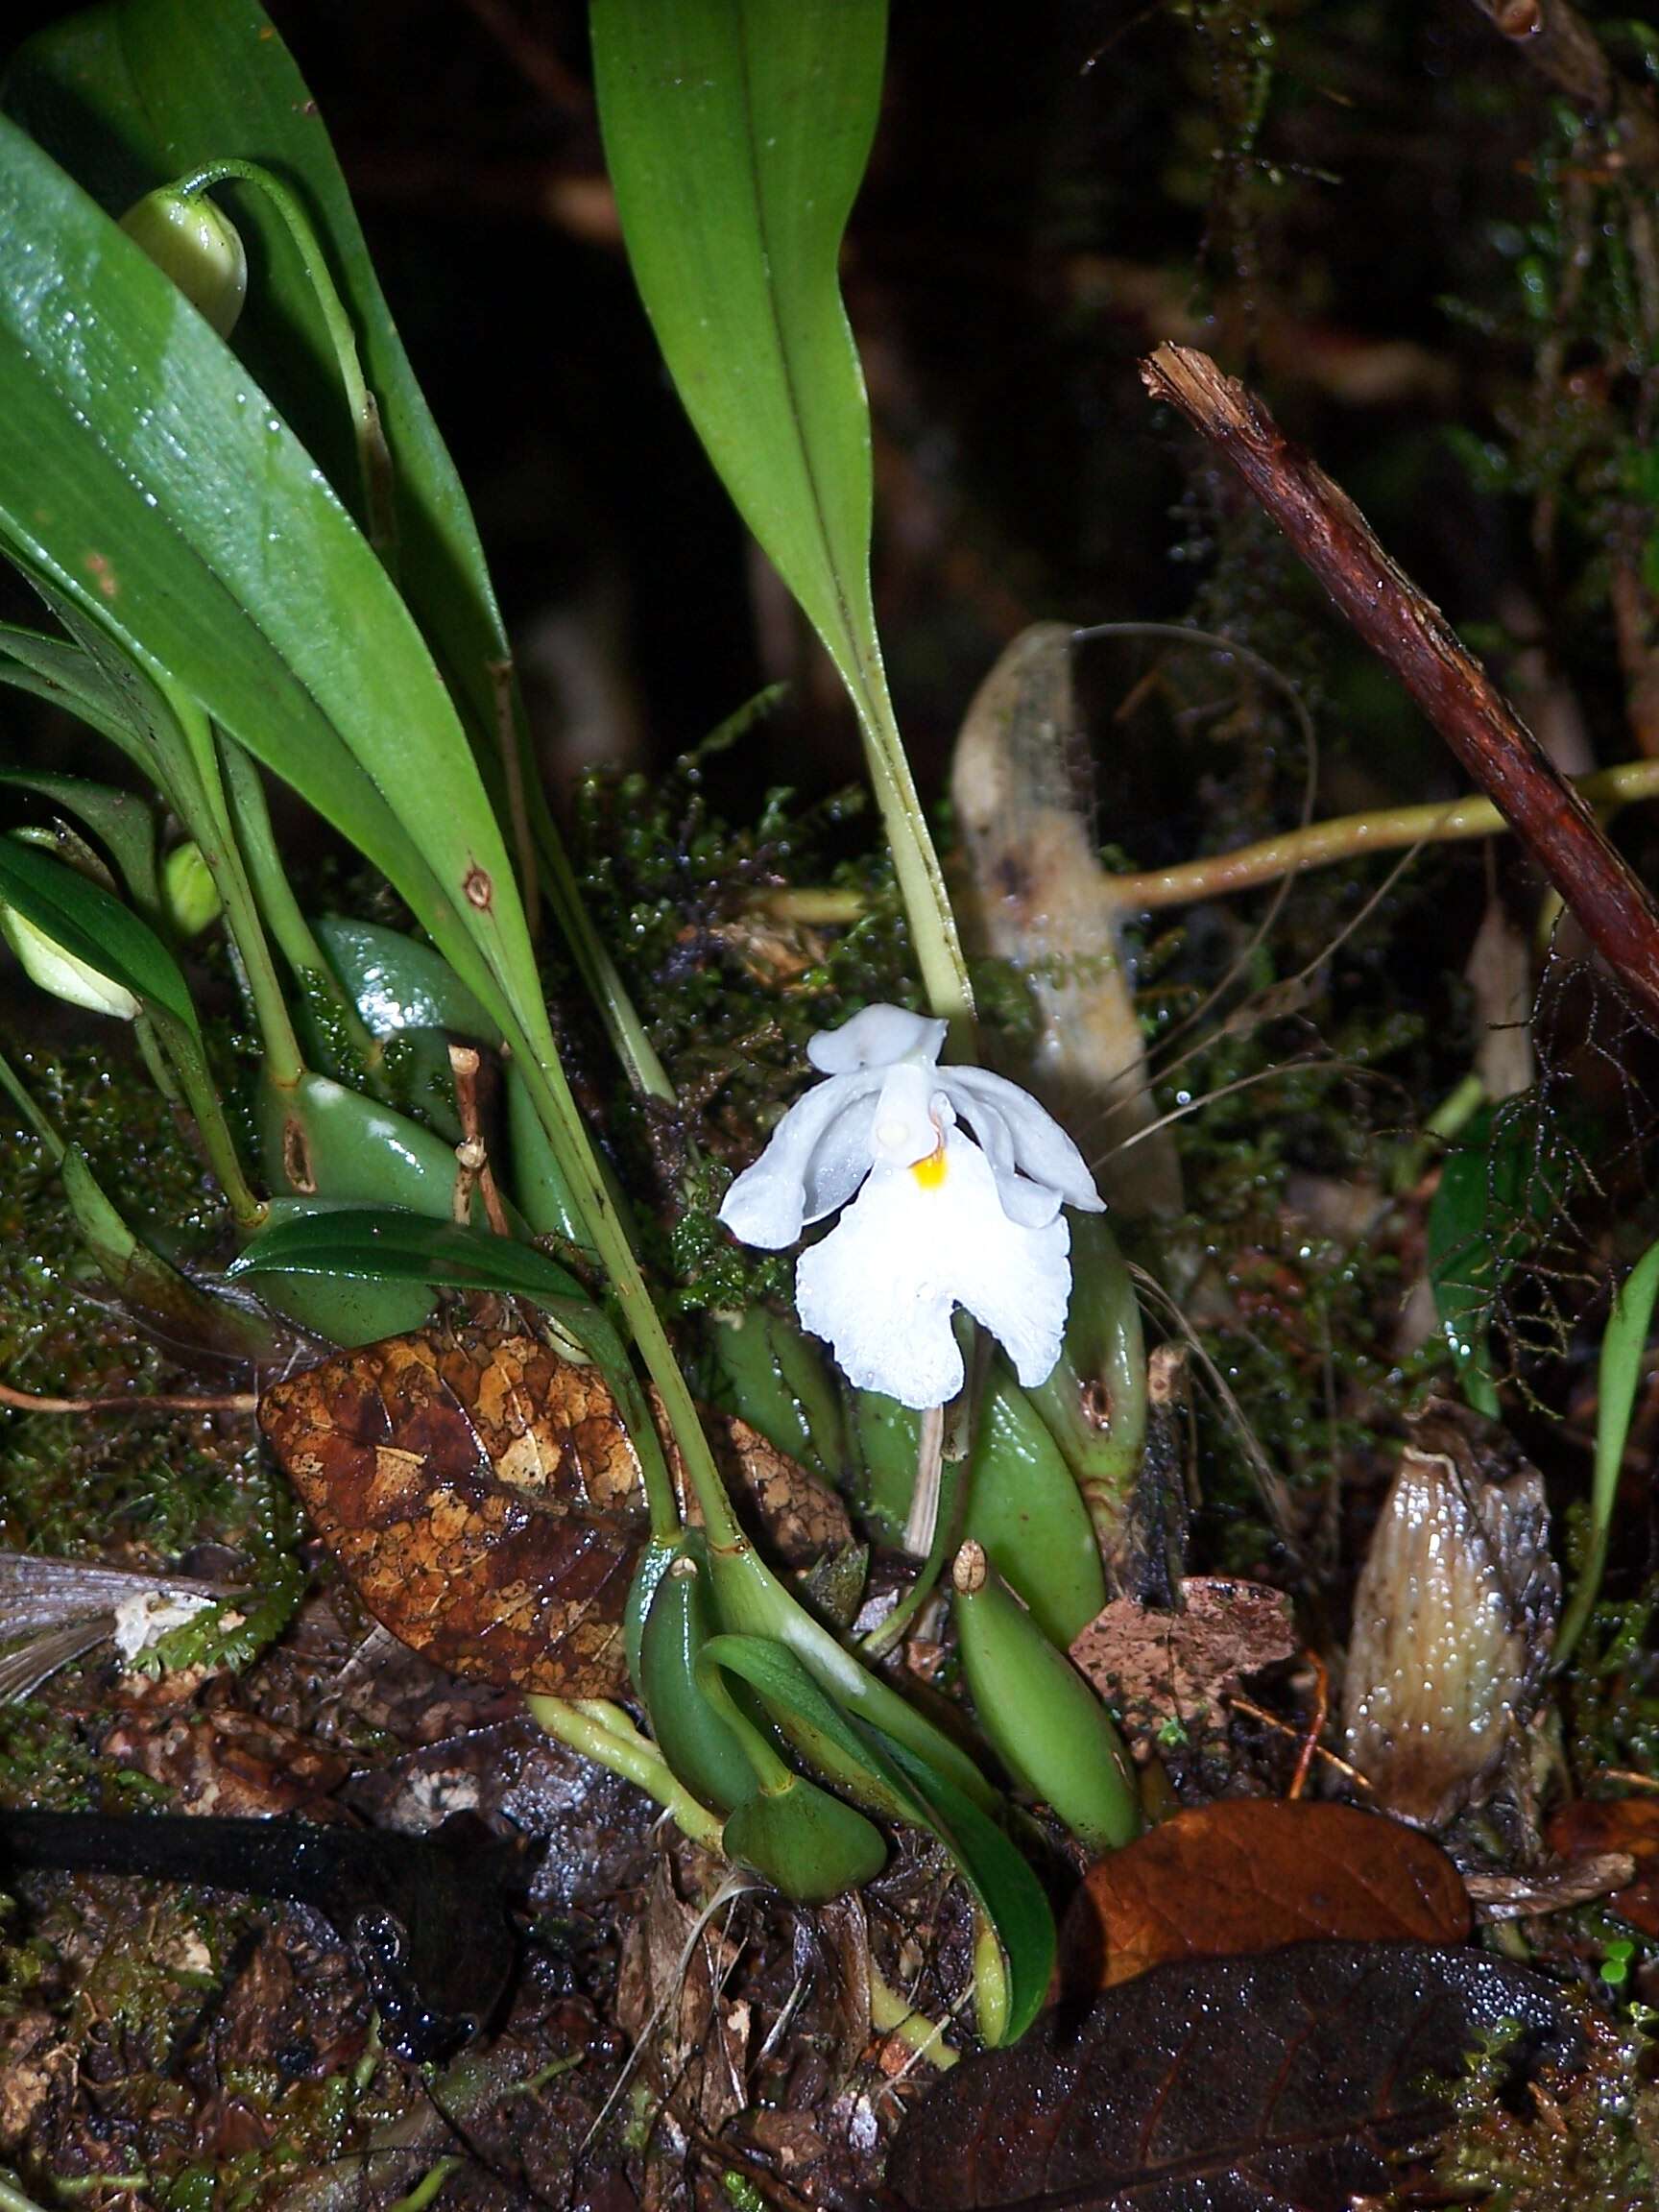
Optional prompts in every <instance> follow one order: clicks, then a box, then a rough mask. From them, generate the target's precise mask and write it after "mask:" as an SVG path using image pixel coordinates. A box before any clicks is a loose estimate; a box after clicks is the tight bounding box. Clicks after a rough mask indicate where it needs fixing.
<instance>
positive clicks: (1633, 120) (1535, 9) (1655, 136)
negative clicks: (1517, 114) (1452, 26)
mask: <svg viewBox="0 0 1659 2212" xmlns="http://www.w3.org/2000/svg"><path fill="white" fill-rule="evenodd" d="M1475 5H1476V7H1477V8H1479V11H1480V12H1481V14H1482V15H1484V16H1485V18H1486V20H1487V21H1488V22H1489V23H1490V24H1491V25H1492V28H1493V29H1494V30H1495V31H1496V32H1497V33H1498V34H1499V36H1501V37H1503V38H1506V39H1507V40H1508V42H1509V44H1510V45H1511V46H1515V47H1518V48H1519V49H1520V51H1521V52H1522V53H1523V54H1524V55H1525V56H1526V57H1527V61H1528V62H1529V63H1530V64H1531V66H1532V67H1533V68H1534V69H1535V70H1537V72H1538V74H1539V76H1541V77H1542V78H1543V79H1544V80H1545V82H1546V83H1547V84H1551V86H1553V88H1554V89H1555V90H1556V91H1557V92H1559V93H1560V94H1561V95H1562V97H1563V98H1564V99H1566V100H1568V101H1569V102H1571V104H1572V105H1573V106H1574V107H1575V108H1577V110H1578V112H1579V113H1580V114H1581V115H1589V116H1593V117H1594V118H1595V120H1596V121H1597V122H1598V123H1599V124H1601V125H1603V127H1604V128H1605V129H1606V130H1607V132H1609V134H1610V136H1611V138H1612V140H1613V145H1612V149H1611V151H1612V153H1613V154H1614V156H1616V157H1617V158H1618V159H1619V160H1621V161H1622V162H1623V164H1624V165H1625V166H1626V167H1628V168H1632V169H1652V168H1655V167H1659V119H1656V118H1655V116H1654V113H1653V109H1652V108H1651V107H1650V106H1649V105H1648V103H1647V100H1646V99H1644V97H1643V96H1642V93H1641V92H1640V90H1639V89H1638V88H1637V86H1636V85H1634V84H1631V83H1630V82H1629V80H1628V79H1627V78H1625V77H1622V76H1621V75H1620V74H1619V72H1618V71H1617V70H1616V69H1615V68H1614V66H1613V64H1612V63H1611V62H1610V61H1609V60H1608V59H1607V56H1606V53H1605V51H1604V49H1603V47H1602V44H1601V41H1600V40H1599V38H1598V37H1597V36H1596V34H1595V32H1594V31H1593V30H1592V29H1591V28H1590V26H1589V24H1588V23H1587V22H1586V21H1585V20H1584V18H1583V16H1582V15H1580V14H1579V12H1578V11H1577V9H1576V8H1574V7H1572V6H1571V5H1570V0H1475Z"/></svg>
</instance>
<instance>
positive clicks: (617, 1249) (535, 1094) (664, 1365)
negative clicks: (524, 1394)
mask: <svg viewBox="0 0 1659 2212" xmlns="http://www.w3.org/2000/svg"><path fill="white" fill-rule="evenodd" d="M508 1046H509V1048H510V1050H511V1051H512V1053H513V1056H514V1058H515V1060H516V1061H517V1065H518V1070H519V1073H520V1074H521V1075H522V1076H523V1078H524V1083H525V1088H526V1089H527V1090H528V1091H529V1093H530V1096H531V1100H532V1103H533V1104H534V1105H535V1108H536V1112H537V1115H538V1117H539V1118H540V1119H541V1126H542V1128H543V1129H544V1130H545V1131H546V1132H547V1141H548V1142H549V1143H550V1144H551V1145H552V1146H553V1149H554V1152H555V1154H556V1155H557V1157H558V1160H559V1163H560V1166H562V1167H563V1168H564V1169H565V1174H566V1176H567V1178H568V1180H569V1184H570V1193H571V1196H572V1198H573V1199H574V1201H575V1204H576V1206H577V1208H578V1209H579V1211H580V1213H581V1214H582V1217H583V1219H584V1221H585V1222H586V1224H587V1228H588V1234H589V1238H590V1239H591V1241H592V1246H593V1250H594V1251H595V1252H596V1253H597V1254H598V1256H599V1263H600V1265H601V1266H602V1267H603V1268H604V1270H605V1272H606V1274H607V1275H608V1276H609V1278H610V1281H611V1285H612V1287H613V1290H614V1291H615V1293H616V1296H617V1298H618V1299H619V1300H620V1301H621V1305H622V1312H623V1317H624V1319H625V1320H626V1322H627V1325H628V1331H629V1334H631V1335H632V1337H633V1338H634V1341H635V1343H636V1344H637V1346H638V1348H639V1354H640V1357H641V1358H643V1360H644V1362H645V1366H646V1371H647V1372H648V1373H649V1375H650V1377H651V1380H652V1382H653V1383H656V1385H657V1388H658V1390H659V1391H660V1392H661V1398H662V1404H663V1408H664V1410H665V1411H666V1413H667V1416H668V1426H669V1428H670V1430H671V1431H673V1435H674V1439H675V1442H676V1443H677V1444H678V1445H679V1447H680V1451H681V1454H682V1455H683V1457H684V1459H685V1470H686V1475H687V1477H688V1479H689V1480H690V1483H691V1487H692V1489H693V1490H694V1491H695V1492H696V1495H697V1501H698V1503H699V1504H700V1505H701V1507H702V1509H703V1516H704V1522H705V1526H706V1527H708V1530H709V1539H710V1541H711V1542H712V1541H726V1540H727V1539H728V1538H731V1539H736V1538H738V1537H739V1534H740V1532H739V1530H738V1527H737V1524H736V1520H735V1518H734V1517H733V1512H732V1507H731V1502H730V1501H729V1499H728V1498H727V1496H726V1487H725V1484H724V1483H723V1482H722V1481H721V1479H720V1475H719V1472H718V1470H717V1469H716V1467H715V1465H714V1458H713V1455H712V1453H711V1452H710V1451H709V1442H708V1439H707V1437H706V1436H705V1435H704V1433H703V1425H702V1423H701V1422H700V1421H699V1420H698V1418H697V1408H696V1407H695V1406H694V1405H693V1404H692V1401H691V1393H690V1391H689V1390H688V1389H687V1388H686V1384H685V1377H684V1376H683V1375H682V1374H681V1372H680V1363H679V1361H678V1360H677V1359H676V1358H675V1357H674V1353H673V1349H672V1347H671V1346H670V1344H669V1342H668V1337H667V1334H666V1332H665V1331H664V1329H663V1327H662V1320H661V1315H660V1314H659V1312H658V1311H657V1308H656V1305H655V1303H654V1302H653V1300H652V1297H651V1292H650V1289H649V1287H648V1286H647V1285H646V1282H645V1278H644V1275H643V1274H642V1272H641V1271H640V1267H639V1262H638V1259H637V1255H636V1253H635V1250H634V1246H633V1243H632V1242H631V1240H630V1238H629V1236H628V1232H627V1229H626V1227H625V1226H624V1224H623V1221H622V1217H621V1215H620V1214H618V1212H617V1211H616V1207H615V1204H614V1202H613V1198H612V1195H611V1192H610V1190H609V1189H608V1188H607V1185H606V1180H605V1173H604V1170H603V1168H602V1167H601V1166H600V1164H599V1159H598V1156H597V1154H596V1153H595V1152H594V1150H593V1146H592V1142H591V1141H590V1140H589V1135H588V1129H587V1125H586V1123H585V1122H584V1121H583V1119H582V1116H581V1113H580V1111H579V1110H578V1108H577V1105H576V1101H575V1099H574V1097H573V1096H572V1095H571V1092H570V1085H569V1081H568V1079H567V1078H566V1076H565V1070H564V1068H563V1067H562V1066H561V1064H560V1061H559V1057H558V1054H557V1052H556V1051H555V1050H554V1049H553V1047H552V1040H551V1038H550V1037H549V1038H548V1039H547V1041H546V1049H545V1050H544V1051H541V1052H539V1051H537V1050H536V1048H535V1047H534V1046H532V1044H531V1043H530V1041H529V1039H528V1038H526V1037H525V1036H524V1035H523V1034H522V1033H521V1032H520V1033H518V1034H517V1035H510V1036H509V1038H508ZM629 1425H630V1428H631V1429H634V1428H635V1424H634V1423H633V1422H630V1424H629ZM634 1442H635V1448H636V1450H637V1452H638V1454H639V1457H640V1463H641V1466H642V1469H643V1472H644V1479H645V1496H646V1503H647V1505H648V1507H649V1510H650V1514H651V1531H652V1534H653V1535H654V1536H655V1537H656V1538H657V1539H658V1540H659V1541H667V1540H671V1539H672V1538H673V1537H674V1536H675V1535H676V1534H677V1533H678V1531H679V1528H680V1526H681V1523H680V1508H679V1505H678V1503H676V1501H675V1497H674V1487H673V1484H672V1483H671V1482H670V1480H669V1479H668V1470H667V1467H666V1465H665V1463H664V1462H663V1459H662V1455H661V1446H660V1444H659V1443H658V1441H657V1437H656V1432H655V1430H654V1429H653V1428H652V1425H651V1423H650V1420H649V1418H648V1417H647V1418H646V1419H644V1420H643V1422H642V1423H641V1424H640V1426H639V1427H638V1428H637V1429H635V1435H634Z"/></svg>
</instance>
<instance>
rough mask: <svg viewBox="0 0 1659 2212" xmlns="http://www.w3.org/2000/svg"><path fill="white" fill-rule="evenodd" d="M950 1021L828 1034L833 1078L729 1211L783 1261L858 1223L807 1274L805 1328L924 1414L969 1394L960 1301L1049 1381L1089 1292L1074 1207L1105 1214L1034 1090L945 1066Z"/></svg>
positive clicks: (825, 1248) (797, 1116)
mask: <svg viewBox="0 0 1659 2212" xmlns="http://www.w3.org/2000/svg"><path fill="white" fill-rule="evenodd" d="M946 1026H947V1025H946V1023H945V1022H942V1021H928V1020H927V1019H926V1017H924V1016H922V1015H920V1014H910V1013H906V1012H905V1011H904V1010H903V1009H902V1007H898V1006H867V1007H866V1008H865V1009H864V1011H863V1012H862V1013H861V1014H855V1015H854V1017H853V1019H852V1020H851V1021H850V1022H844V1023H843V1024H842V1025H841V1027H840V1028H838V1029H832V1030H828V1031H823V1032H821V1033H820V1034H819V1035H818V1036H816V1037H814V1038H813V1039H812V1041H811V1043H810V1044H809V1045H808V1046H807V1048H806V1049H807V1057H808V1059H809V1060H810V1061H811V1062H812V1065H813V1067H814V1068H816V1069H817V1070H819V1072H820V1074H821V1075H822V1076H823V1077H824V1078H825V1080H824V1081H823V1082H821V1083H819V1084H818V1085H817V1086H816V1087H815V1088H814V1089H812V1090H810V1091H808V1092H807V1093H806V1094H805V1097H803V1098H801V1099H799V1100H798V1101H797V1102H796V1103H795V1105H793V1106H792V1107H791V1108H790V1109H789V1111H788V1113H787V1114H785V1115H784V1117H783V1118H782V1120H781V1122H780V1123H779V1125H778V1127H777V1129H776V1130H775V1131H774V1132H773V1135H772V1139H771V1142H769V1143H768V1145H767V1146H766V1149H765V1151H764V1152H763V1153H762V1154H761V1155H760V1157H759V1159H758V1160H757V1161H756V1163H755V1164H754V1166H752V1167H749V1168H747V1169H746V1170H745V1171H744V1173H743V1174H741V1175H739V1176H738V1178H737V1180H736V1182H734V1183H733V1186H732V1188H731V1190H728V1192H727V1193H726V1197H725V1200H724V1203H723V1204H722V1206H721V1209H720V1218H721V1219H722V1220H723V1221H724V1222H725V1223H726V1225H727V1227H728V1228H729V1229H730V1230H731V1231H732V1232H733V1235H734V1236H736V1237H738V1238H741V1239H742V1241H743V1242H744V1243H746V1244H756V1245H760V1246H762V1247H764V1248H765V1249H767V1250H770V1251H780V1250H781V1249H783V1247H785V1246H786V1245H789V1244H793V1243H794V1242H795V1241H796V1240H797V1239H798V1238H800V1237H801V1235H802V1233H803V1231H804V1230H805V1229H806V1228H808V1227H810V1226H811V1225H812V1223H814V1222H816V1221H822V1220H824V1219H826V1218H827V1217H828V1216H829V1214H835V1213H840V1214H841V1218H840V1220H839V1221H838V1222H837V1223H836V1225H835V1227H834V1228H833V1229H832V1230H831V1231H830V1232H829V1235H828V1236H827V1237H825V1238H822V1239H821V1240H820V1241H819V1242H817V1243H815V1244H813V1245H811V1246H809V1247H808V1249H807V1250H806V1251H805V1252H804V1253H803V1254H802V1255H801V1259H800V1261H799V1262H798V1263H797V1266H796V1271H795V1302H796V1307H797V1310H799V1312H800V1315H801V1320H802V1324H803V1326H804V1327H805V1328H806V1329H807V1330H809V1331H810V1332H811V1333H812V1334H813V1335H815V1336H821V1337H824V1338H825V1339H826V1340H827V1341H828V1342H829V1346H830V1348H831V1349H832V1351H833V1352H834V1355H835V1358H836V1361H837V1363H838V1364H839V1365H840V1367H841V1368H842V1370H843V1371H844V1372H845V1374H846V1375H847V1376H848V1378H849V1379H850V1380H851V1381H852V1382H853V1383H855V1384H856V1385H857V1386H858V1387H859V1388H860V1389H866V1390H879V1391H882V1392H883V1393H885V1395H886V1396H888V1397H890V1398H897V1399H899V1400H900V1401H901V1403H902V1404H903V1405H906V1406H910V1407H934V1406H942V1405H944V1404H946V1403H947V1401H948V1400H950V1399H951V1398H953V1397H954V1396H955V1395H956V1393H957V1391H959V1390H960V1389H961V1387H962V1383H963V1362H962V1353H961V1350H960V1348H959V1347H958V1345H957V1342H956V1338H955V1334H954V1333H953V1331H952V1329H951V1326H950V1318H951V1314H952V1312H953V1311H954V1310H955V1309H956V1308H957V1307H958V1306H964V1307H966V1308H967V1310H968V1311H969V1312H970V1313H972V1314H973V1315H974V1319H975V1320H976V1321H979V1322H981V1323H982V1324H983V1325H984V1326H985V1327H986V1328H987V1329H989V1330H990V1332H991V1333H992V1334H993V1335H994V1336H996V1337H997V1338H998V1340H999V1341H1000V1342H1001V1344H1002V1345H1003V1346H1004V1348H1005V1349H1006V1350H1007V1352H1008V1355H1009V1357H1010V1358H1011V1359H1012V1360H1013V1362H1014V1366H1015V1370H1016V1372H1017V1373H1018V1375H1019V1378H1020V1381H1021V1383H1022V1384H1023V1385H1025V1386H1026V1387H1027V1388H1036V1387H1037V1386H1038V1385H1039V1384H1041V1383H1045V1382H1046V1380H1047V1379H1048V1376H1049V1374H1050V1373H1051V1372H1052V1370H1053V1367H1054V1364H1055V1362H1056V1360H1057V1359H1058V1358H1059V1357H1060V1345H1061V1337H1062V1334H1063V1333H1064V1330H1065V1326H1066V1309H1067V1305H1068V1303H1069V1301H1070V1293H1071V1261H1070V1246H1071V1238H1070V1230H1069V1228H1068V1227H1067V1223H1066V1219H1065V1216H1064V1214H1062V1212H1061V1209H1062V1207H1063V1206H1074V1207H1076V1208H1078V1209H1079V1211H1081V1212H1084V1213H1091V1214H1097V1213H1100V1212H1101V1211H1103V1209H1104V1203H1105V1202H1104V1200H1103V1199H1102V1198H1101V1196H1100V1194H1099V1192H1098V1191H1097V1190H1095V1188H1094V1178H1093V1177H1092V1176H1091V1174H1090V1172H1089V1169H1088V1166H1086V1164H1085V1162H1084V1160H1083V1156H1082V1154H1081V1153H1080V1152H1079V1151H1078V1149H1077V1147H1076V1145H1075V1144H1073V1143H1072V1142H1071V1140H1070V1137H1068V1136H1067V1134H1066V1132H1065V1131H1064V1130H1063V1129H1062V1128H1061V1127H1060V1125H1059V1123H1058V1122H1057V1121H1055V1120H1054V1119H1053V1118H1052V1116H1050V1115H1049V1114H1048V1113H1046V1111H1045V1110H1044V1108H1043V1107H1041V1106H1040V1105H1038V1103H1037V1101H1036V1099H1034V1098H1033V1097H1031V1096H1030V1095H1029V1094H1028V1093H1026V1092H1024V1091H1022V1090H1021V1089H1020V1087H1019V1086H1018V1084H1014V1083H1010V1082H1009V1081H1007V1079H1006V1078H1005V1077H1003V1076H1000V1075H993V1074H990V1073H988V1072H987V1071H986V1070H984V1069H980V1068H941V1067H940V1065H939V1053H940V1049H941V1047H942V1046H943V1045H944V1043H945V1036H946ZM964 1122H966V1123H967V1124H968V1125H969V1128H970V1129H971V1130H972V1132H973V1134H972V1136H970V1135H969V1134H968V1133H967V1131H966V1130H964V1128H963V1126H962V1124H963V1123H964Z"/></svg>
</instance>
